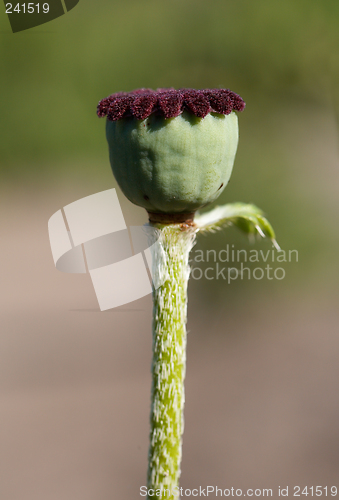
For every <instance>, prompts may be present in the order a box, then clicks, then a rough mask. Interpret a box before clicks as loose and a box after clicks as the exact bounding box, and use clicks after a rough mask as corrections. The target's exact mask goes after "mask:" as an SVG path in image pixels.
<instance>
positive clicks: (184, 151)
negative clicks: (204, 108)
mask: <svg viewBox="0 0 339 500" xmlns="http://www.w3.org/2000/svg"><path fill="white" fill-rule="evenodd" d="M106 136H107V141H108V144H109V154H110V162H111V166H112V170H113V174H114V176H115V178H116V180H117V182H118V184H119V186H120V188H121V190H122V191H123V193H124V194H125V196H126V197H127V198H128V199H129V200H130V201H131V202H132V203H134V204H136V205H139V206H141V207H144V208H145V209H146V210H147V211H148V212H153V213H160V214H161V213H163V214H177V213H190V212H195V211H196V210H197V209H199V208H201V207H203V206H205V205H208V204H209V203H212V202H213V201H214V200H216V198H218V196H219V195H220V194H221V193H222V191H223V190H224V189H225V187H226V185H227V183H228V181H229V178H230V176H231V172H232V168H233V162H234V158H235V154H236V150H237V145H238V119H237V115H236V114H235V112H231V113H230V114H227V115H224V114H218V113H214V112H212V113H209V114H207V115H206V116H205V117H204V118H198V117H197V116H195V115H194V114H192V113H188V112H187V111H184V112H183V113H182V114H180V115H179V116H176V117H175V118H167V119H166V118H165V117H164V116H159V115H157V114H151V115H150V116H148V117H147V118H145V119H144V120H138V119H136V118H135V117H126V118H122V119H120V120H117V121H110V120H107V124H106Z"/></svg>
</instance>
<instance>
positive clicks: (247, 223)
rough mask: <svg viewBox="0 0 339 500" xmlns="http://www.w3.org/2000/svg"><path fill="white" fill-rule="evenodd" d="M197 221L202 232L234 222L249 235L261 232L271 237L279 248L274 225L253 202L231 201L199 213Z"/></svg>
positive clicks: (261, 234) (217, 228) (264, 235)
mask: <svg viewBox="0 0 339 500" xmlns="http://www.w3.org/2000/svg"><path fill="white" fill-rule="evenodd" d="M195 223H196V225H197V227H198V231H202V232H205V231H209V232H214V231H217V230H219V229H221V228H222V227H225V226H229V225H231V224H232V225H234V226H236V227H237V228H239V229H241V231H243V232H244V233H246V234H248V235H258V234H259V235H260V236H262V237H263V238H264V237H267V238H270V240H271V241H272V243H273V244H274V246H275V247H276V248H278V249H279V245H278V244H277V242H276V240H275V233H274V230H273V227H272V226H271V224H270V223H269V222H268V220H267V219H266V218H265V217H264V216H263V212H262V210H260V208H258V207H256V206H255V205H252V204H246V203H230V204H228V205H223V206H222V207H216V208H214V209H213V210H210V211H209V212H206V213H204V214H201V215H199V213H197V215H196V217H195Z"/></svg>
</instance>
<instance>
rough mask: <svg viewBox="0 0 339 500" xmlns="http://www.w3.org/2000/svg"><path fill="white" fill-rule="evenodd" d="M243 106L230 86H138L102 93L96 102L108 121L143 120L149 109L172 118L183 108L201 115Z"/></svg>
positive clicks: (200, 116) (240, 108)
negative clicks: (104, 94) (133, 118)
mask: <svg viewBox="0 0 339 500" xmlns="http://www.w3.org/2000/svg"><path fill="white" fill-rule="evenodd" d="M244 108H245V103H244V101H243V100H242V98H241V97H240V96H239V95H238V94H235V93H234V92H232V91H231V90H229V89H204V90H194V89H179V90H175V89H173V88H170V89H157V90H152V89H138V90H133V91H132V92H118V93H116V94H112V95H110V96H108V97H105V99H102V101H100V102H99V104H98V110H97V114H98V116H100V117H103V116H107V118H108V120H111V121H116V120H120V118H125V117H127V116H134V117H135V118H137V119H138V120H144V119H145V118H147V117H148V116H149V115H150V114H152V113H157V114H159V115H162V116H164V117H165V118H174V117H175V116H178V115H180V114H181V113H182V112H183V111H188V112H190V113H193V114H194V115H195V116H198V117H199V118H204V117H205V116H206V115H207V114H208V113H210V112H213V111H214V112H216V113H220V114H223V115H229V114H230V113H231V111H242V110H243V109H244Z"/></svg>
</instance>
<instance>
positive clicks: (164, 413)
mask: <svg viewBox="0 0 339 500" xmlns="http://www.w3.org/2000/svg"><path fill="white" fill-rule="evenodd" d="M156 227H157V237H158V238H159V239H158V241H157V245H154V246H153V251H152V257H153V273H152V274H153V276H157V278H158V280H159V281H158V285H159V283H162V284H160V286H158V288H156V283H155V285H154V287H153V363H152V402H151V431H150V449H149V466H148V490H153V492H154V494H152V492H151V494H149V497H148V498H149V499H153V500H154V499H155V498H157V499H158V498H160V499H166V500H177V499H178V497H179V495H178V493H179V492H178V485H179V476H180V463H181V442H182V433H183V429H184V420H183V409H184V401H185V394H184V378H185V371H186V321H187V284H188V278H189V265H188V259H189V252H190V250H191V248H192V247H193V245H194V240H195V230H194V229H193V228H186V229H182V228H181V227H180V225H178V224H173V225H168V226H159V225H158V226H156Z"/></svg>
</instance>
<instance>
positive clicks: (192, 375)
mask: <svg viewBox="0 0 339 500" xmlns="http://www.w3.org/2000/svg"><path fill="white" fill-rule="evenodd" d="M338 16H339V4H338V2H336V1H334V0H327V1H326V2H321V1H320V0H319V1H315V0H307V1H306V0H298V1H297V2H296V1H294V0H285V1H284V2H280V1H278V0H258V1H256V2H254V1H252V0H237V1H231V0H223V1H221V0H212V1H210V2H204V1H201V0H185V1H184V2H182V1H181V2H179V1H178V0H172V1H171V2H166V3H165V2H156V1H154V0H146V1H144V0H143V1H138V2H137V1H132V0H127V1H125V2H118V1H116V0H112V1H110V2H108V1H104V0H101V1H99V2H95V3H94V2H89V1H88V0H81V1H80V2H79V5H78V6H77V7H76V8H74V9H73V10H72V11H71V12H70V13H68V14H67V15H64V16H62V17H60V18H59V19H56V20H55V21H52V22H51V23H49V24H46V25H43V26H40V27H38V28H34V29H32V30H29V31H26V32H21V33H17V34H15V35H13V34H12V33H11V31H10V26H9V22H8V19H7V18H6V17H5V14H4V11H2V13H1V14H0V38H1V43H0V68H1V83H0V88H1V93H0V109H1V115H0V116H1V119H0V174H1V187H0V190H1V194H0V196H1V197H0V204H1V211H0V217H1V226H0V227H1V250H0V252H1V259H0V263H1V264H0V265H1V306H0V307H1V320H0V321H1V323H0V324H1V327H0V328H1V333H0V358H1V360H0V386H1V399H0V401H1V403H0V404H1V426H0V433H1V437H0V442H1V445H0V450H1V451H0V456H1V460H0V498H1V500H46V499H48V500H60V499H62V500H92V499H96V500H109V499H110V500H115V499H117V500H118V499H119V500H120V499H122V498H124V499H134V498H140V497H139V488H140V486H142V485H144V484H145V476H146V468H147V449H148V415H149V403H150V383H151V378H150V362H151V297H146V298H145V299H142V300H140V301H137V302H133V303H131V304H127V305H126V306H123V307H120V308H117V309H114V310H110V311H106V312H100V311H99V309H98V305H97V301H96V298H95V294H94V290H93V288H92V285H91V282H90V278H89V276H88V275H70V274H62V273H60V272H58V271H57V270H56V269H55V268H54V264H53V260H52V256H51V252H50V247H49V241H48V233H47V221H48V219H49V217H50V216H51V215H52V214H53V213H54V212H56V211H57V210H59V209H60V208H61V207H63V206H64V205H66V204H68V203H71V202H73V201H75V200H77V199H79V198H82V197H84V196H87V195H90V194H93V193H95V192H98V191H102V190H105V189H109V188H111V187H117V186H116V184H115V181H114V179H113V176H112V174H111V172H110V167H109V162H108V152H107V147H106V142H105V134H104V125H105V124H104V120H99V119H98V118H97V117H96V114H95V110H96V105H97V102H98V101H99V100H100V99H101V98H103V97H105V96H106V95H108V94H110V93H113V92H117V91H120V90H132V89H134V88H138V87H151V88H157V87H164V86H174V87H176V88H179V87H195V88H204V87H218V86H221V87H229V88H231V89H232V90H234V91H235V92H237V93H239V94H240V95H241V96H242V97H243V98H244V99H245V101H246V102H247V108H246V110H245V111H244V113H242V114H241V115H239V124H240V143H239V149H238V154H237V158H236V163H235V168H234V173H233V175H232V179H231V183H230V185H229V186H228V187H227V189H226V190H225V191H224V193H223V194H222V196H221V198H220V199H219V200H218V203H227V202H233V201H244V202H254V203H255V204H257V205H258V206H260V207H261V208H262V209H263V210H264V211H265V213H266V214H267V216H268V218H269V220H270V221H271V222H272V224H273V225H274V227H275V229H276V233H277V239H278V242H279V243H280V246H281V247H282V248H283V249H286V250H291V249H296V250H298V254H299V261H298V262H297V263H296V262H291V263H286V264H284V266H283V267H284V269H285V271H286V276H285V278H284V279H283V280H280V281H279V280H271V281H270V280H267V279H263V280H260V281H256V280H253V279H252V280H247V279H244V280H236V281H234V282H232V283H231V284H230V285H228V284H227V283H225V282H224V281H222V280H212V281H208V280H206V279H202V280H191V282H190V289H189V323H188V329H189V339H188V366H187V381H186V408H185V424H186V428H185V434H184V447H183V463H182V479H181V485H182V486H183V487H185V488H195V487H199V486H200V485H201V486H206V485H214V486H218V487H221V488H230V487H234V488H242V489H243V490H245V489H246V488H272V489H273V491H274V498H277V497H278V494H277V492H278V486H281V487H286V486H287V485H289V486H290V488H292V487H293V486H295V485H299V486H306V485H308V486H312V485H313V486H316V485H322V486H326V485H327V486H328V487H330V486H333V485H336V486H338V487H339V484H338V483H339V475H338V470H339V424H338V422H339V394H338V392H339V391H338V389H339V363H338V356H339V338H338V326H337V324H338V316H339V312H338V271H339V266H338V258H337V255H338V240H339V237H338V208H339V207H338V180H339V172H338V142H337V139H338V129H337V116H338V102H339V99H338V96H339V93H338V91H337V90H338V88H337V87H338V85H339V72H338V60H339V58H338V36H337V32H338V23H339V17H338ZM119 199H120V202H121V205H122V208H123V213H124V215H125V219H126V222H127V224H128V225H137V224H142V223H144V222H146V216H145V214H144V211H143V210H142V209H139V208H137V207H134V206H132V205H131V204H130V203H129V202H128V201H127V200H126V199H124V197H123V195H122V194H121V193H120V192H119ZM227 243H228V244H230V245H232V244H234V245H235V248H245V249H247V250H250V249H252V248H256V249H258V250H260V249H261V250H263V252H266V251H267V250H268V249H270V248H271V246H270V244H269V242H267V241H258V242H256V243H255V245H253V244H250V243H249V242H248V241H247V239H246V238H245V237H244V236H243V235H241V234H239V233H238V232H237V231H236V230H235V229H232V228H231V229H227V231H224V232H220V233H218V234H215V235H211V236H208V237H201V238H199V240H198V243H197V246H196V249H203V250H207V249H217V250H219V249H222V248H225V245H226V244H227ZM206 265H207V264H206ZM255 265H260V266H263V264H262V263H261V264H254V266H255ZM274 265H275V264H272V266H274ZM211 497H213V495H211Z"/></svg>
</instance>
